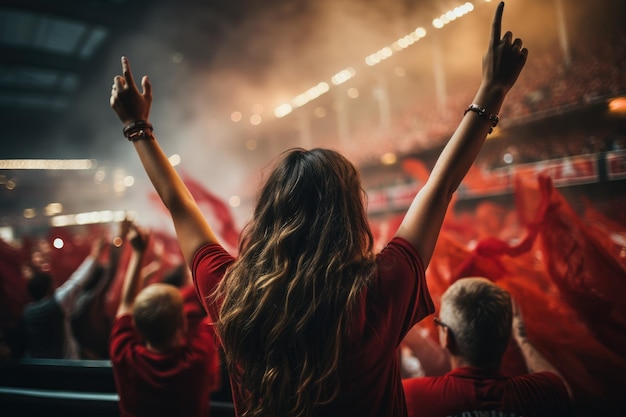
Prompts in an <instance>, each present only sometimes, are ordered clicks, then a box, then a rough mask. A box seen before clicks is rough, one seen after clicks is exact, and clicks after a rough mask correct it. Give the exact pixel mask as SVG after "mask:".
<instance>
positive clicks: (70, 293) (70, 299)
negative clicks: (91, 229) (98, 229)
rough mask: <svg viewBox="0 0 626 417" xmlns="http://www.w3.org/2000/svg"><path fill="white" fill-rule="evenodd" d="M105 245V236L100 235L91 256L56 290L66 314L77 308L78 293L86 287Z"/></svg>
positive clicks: (56, 296)
mask: <svg viewBox="0 0 626 417" xmlns="http://www.w3.org/2000/svg"><path fill="white" fill-rule="evenodd" d="M104 246H105V243H104V238H103V237H102V236H98V237H97V238H96V240H94V241H93V243H92V245H91V252H90V253H89V256H87V257H86V258H85V260H84V261H83V262H82V263H81V264H80V266H79V267H78V268H77V269H76V271H74V272H73V273H72V275H71V276H70V277H69V278H68V279H67V281H65V283H63V285H61V286H60V287H59V288H57V289H56V290H55V292H54V298H55V300H56V301H57V303H59V306H61V308H62V309H63V311H64V312H65V314H66V315H70V314H71V313H72V311H73V310H74V309H75V307H76V305H75V304H76V300H77V298H78V295H79V293H80V292H81V291H82V290H83V288H84V287H85V284H86V283H87V281H89V279H91V277H92V275H93V272H94V271H95V269H96V266H97V265H96V264H97V261H98V258H99V257H100V255H101V254H102V251H103V249H104Z"/></svg>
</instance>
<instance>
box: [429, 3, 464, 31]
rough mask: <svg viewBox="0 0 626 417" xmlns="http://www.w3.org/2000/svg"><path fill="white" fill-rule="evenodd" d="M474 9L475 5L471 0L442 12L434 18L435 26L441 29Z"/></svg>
mask: <svg viewBox="0 0 626 417" xmlns="http://www.w3.org/2000/svg"><path fill="white" fill-rule="evenodd" d="M472 10H474V5H473V4H472V3H470V2H467V3H465V4H463V5H462V6H458V7H455V8H454V9H452V10H449V11H447V12H445V13H444V14H442V15H441V16H439V17H437V18H435V19H433V22H432V24H433V27H435V28H437V29H441V28H442V27H444V26H445V25H447V24H448V23H450V22H453V21H454V20H456V19H458V18H459V17H461V16H464V15H466V14H468V13H469V12H471V11H472Z"/></svg>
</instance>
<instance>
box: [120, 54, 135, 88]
mask: <svg viewBox="0 0 626 417" xmlns="http://www.w3.org/2000/svg"><path fill="white" fill-rule="evenodd" d="M122 74H123V75H124V79H125V80H126V85H128V86H134V85H135V80H133V73H132V72H131V70H130V63H129V62H128V58H126V57H125V56H123V57H122Z"/></svg>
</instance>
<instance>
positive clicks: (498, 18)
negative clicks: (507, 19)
mask: <svg viewBox="0 0 626 417" xmlns="http://www.w3.org/2000/svg"><path fill="white" fill-rule="evenodd" d="M503 11H504V2H503V1H501V2H500V4H498V8H497V9H496V14H495V16H494V17H493V26H492V27H491V42H490V47H491V48H493V47H494V46H495V45H497V44H498V42H500V33H501V31H502V12H503Z"/></svg>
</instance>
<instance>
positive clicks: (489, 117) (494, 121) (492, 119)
mask: <svg viewBox="0 0 626 417" xmlns="http://www.w3.org/2000/svg"><path fill="white" fill-rule="evenodd" d="M470 111H473V112H474V113H476V114H478V115H479V116H480V117H484V118H485V119H487V120H488V121H489V122H490V123H491V127H490V128H489V133H491V132H493V128H494V127H496V126H497V125H498V122H499V121H500V117H499V116H498V115H497V114H490V115H487V110H486V109H485V108H483V107H480V106H479V105H478V104H475V103H472V104H470V105H469V107H468V108H467V109H465V112H464V113H463V116H465V115H466V114H467V112H470Z"/></svg>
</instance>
